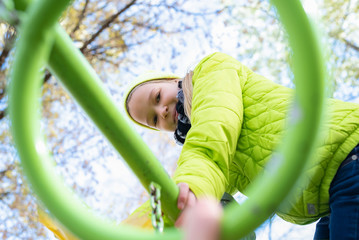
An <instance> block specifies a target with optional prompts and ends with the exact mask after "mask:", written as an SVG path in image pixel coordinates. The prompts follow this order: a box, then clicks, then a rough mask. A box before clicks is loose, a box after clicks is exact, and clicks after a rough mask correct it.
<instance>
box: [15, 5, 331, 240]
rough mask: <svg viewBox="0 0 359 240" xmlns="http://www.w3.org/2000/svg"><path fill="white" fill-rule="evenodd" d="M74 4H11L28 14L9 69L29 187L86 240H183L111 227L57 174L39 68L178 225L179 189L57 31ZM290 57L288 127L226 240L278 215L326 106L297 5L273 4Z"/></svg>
mask: <svg viewBox="0 0 359 240" xmlns="http://www.w3.org/2000/svg"><path fill="white" fill-rule="evenodd" d="M69 2H70V1H69V0H67V1H65V0H41V1H34V2H33V3H32V2H31V1H30V0H14V3H15V8H16V9H17V10H19V11H26V13H25V14H24V16H23V18H22V23H21V26H20V31H19V32H20V37H19V40H18V42H17V45H16V53H15V61H14V64H13V66H12V75H11V84H10V96H9V109H10V118H11V122H12V132H13V137H14V141H15V144H16V147H17V149H18V152H19V156H20V159H21V164H22V167H23V169H24V173H25V174H26V177H27V179H28V181H29V182H30V184H31V187H32V188H33V190H34V192H35V193H36V194H37V196H38V197H39V199H40V200H41V201H42V202H43V203H44V204H45V206H46V207H47V208H48V209H49V211H50V212H51V213H52V214H53V215H54V216H55V217H56V218H57V219H58V220H59V221H60V222H61V223H62V224H63V225H64V226H66V227H67V228H68V229H69V230H70V231H72V232H73V233H74V234H75V235H77V236H79V237H80V238H81V239H107V240H111V239H181V238H182V236H183V234H182V232H180V231H178V230H176V229H174V228H170V229H166V230H165V233H164V234H161V235H158V234H156V233H153V232H149V231H145V230H142V229H137V228H133V227H129V226H125V227H124V226H114V225H113V224H112V223H110V222H109V221H107V220H106V219H103V218H101V217H99V216H96V215H95V214H94V213H92V212H91V210H89V209H87V208H86V207H85V206H84V204H83V203H82V202H81V200H79V199H78V198H77V197H76V196H75V195H74V194H73V193H72V192H71V190H70V189H68V188H67V187H65V186H64V183H63V181H62V179H61V177H59V176H58V175H57V174H56V173H55V170H54V168H53V159H52V157H51V153H50V152H49V150H48V148H47V146H46V142H45V138H44V135H43V133H41V130H40V102H39V97H40V86H41V72H40V69H41V68H42V67H44V66H47V67H48V69H50V71H51V72H52V74H53V75H55V76H56V78H57V79H58V80H60V81H61V82H62V83H63V85H64V86H65V87H66V88H67V89H68V91H69V92H70V93H71V95H72V96H73V97H74V98H75V99H76V101H77V102H78V103H79V104H80V105H81V107H82V108H83V109H84V110H85V111H86V113H87V114H88V115H89V117H90V118H91V119H92V120H93V121H94V122H95V124H96V125H97V126H98V128H99V129H100V130H101V131H102V132H103V134H104V135H105V136H106V137H107V138H108V139H109V141H110V142H111V143H112V144H113V146H114V147H115V149H117V150H118V152H119V153H120V154H121V155H122V157H123V158H124V159H125V160H126V162H127V163H128V165H129V166H130V167H131V168H132V170H133V171H134V173H135V174H136V176H137V177H138V178H139V180H140V181H141V183H142V184H143V186H144V187H145V188H146V189H147V190H148V191H149V185H150V183H151V182H152V181H153V182H156V183H158V184H159V185H161V195H162V199H163V200H162V209H163V211H164V213H165V214H166V215H167V216H169V218H170V219H172V220H173V221H174V219H176V217H177V216H178V214H179V211H178V209H177V207H176V202H177V196H178V188H177V186H176V185H175V183H174V182H173V181H172V180H171V179H170V177H169V176H168V174H167V173H166V171H165V170H164V169H163V167H162V166H161V164H160V163H159V162H158V161H157V159H156V158H155V156H154V155H153V153H152V152H151V151H150V150H149V148H148V147H147V146H146V145H145V144H144V142H143V140H142V139H141V138H140V136H139V135H138V134H137V133H136V132H134V130H132V128H131V127H129V126H128V124H127V121H126V120H125V119H124V117H123V116H122V115H121V113H120V111H119V110H118V109H117V108H116V104H115V103H114V101H113V100H112V99H111V96H110V95H109V94H108V93H107V91H106V89H105V87H104V86H103V84H102V82H101V81H100V80H99V78H98V77H97V75H96V73H95V72H94V70H93V69H92V68H91V66H90V65H89V63H88V62H87V61H86V60H85V58H84V57H83V56H82V54H81V53H80V52H79V51H78V49H76V47H75V46H74V45H73V43H72V41H71V39H70V38H69V36H68V35H67V34H66V33H65V32H64V30H63V29H62V28H61V27H60V26H59V25H58V24H57V20H58V18H59V17H60V15H61V13H62V11H63V10H65V8H66V6H67V4H69ZM272 4H273V5H274V6H275V8H276V10H277V12H278V14H279V16H280V19H281V21H282V23H283V25H284V28H285V29H286V31H287V33H288V35H289V42H290V46H291V48H292V50H293V62H294V65H293V66H294V67H293V72H294V75H295V82H296V95H295V98H294V99H295V100H294V102H293V107H292V111H291V113H290V114H289V116H288V118H289V121H288V123H289V126H288V131H287V134H286V135H285V136H284V139H283V141H282V144H281V145H280V147H279V149H278V154H276V155H275V156H273V158H272V159H271V161H270V162H269V164H271V167H270V169H271V170H270V171H269V172H267V173H266V174H265V175H262V176H259V177H258V178H257V179H256V181H255V182H254V183H253V184H252V185H251V188H250V190H249V191H248V196H249V199H250V200H247V201H245V202H244V203H243V204H242V205H241V206H237V205H233V206H229V207H228V208H227V210H226V211H225V213H224V217H223V221H222V225H221V236H222V239H238V238H240V237H243V236H245V235H247V234H248V233H249V232H251V231H253V230H254V229H255V228H256V227H258V226H259V225H260V224H261V223H262V222H263V221H265V219H266V218H268V216H269V215H270V214H271V213H272V212H273V211H274V210H275V209H276V207H277V206H278V205H279V204H280V202H281V201H282V200H283V199H284V197H285V196H286V195H287V193H288V192H289V191H290V189H291V188H292V186H293V184H294V183H295V182H296V180H297V178H298V177H299V176H300V173H301V171H300V170H301V169H303V167H304V165H305V161H303V159H308V158H309V156H310V154H311V151H312V149H313V143H314V142H315V139H316V136H317V129H318V126H319V124H320V121H321V115H322V114H321V111H322V110H321V109H322V103H323V98H324V97H323V96H324V93H323V91H324V90H323V89H324V87H323V84H324V63H323V59H322V54H321V50H320V45H319V40H318V37H317V36H316V33H315V31H314V30H313V28H312V26H311V23H310V21H309V20H308V18H307V16H306V14H305V12H304V10H303V8H302V5H301V3H300V1H299V0H273V1H272Z"/></svg>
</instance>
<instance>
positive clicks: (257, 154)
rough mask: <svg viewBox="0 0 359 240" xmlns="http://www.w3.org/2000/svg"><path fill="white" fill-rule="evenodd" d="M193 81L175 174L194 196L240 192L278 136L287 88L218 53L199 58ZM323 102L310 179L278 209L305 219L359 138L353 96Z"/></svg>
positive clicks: (324, 208) (322, 204)
mask: <svg viewBox="0 0 359 240" xmlns="http://www.w3.org/2000/svg"><path fill="white" fill-rule="evenodd" d="M192 82H193V100H192V112H191V124H192V127H191V129H190V131H189V132H188V134H187V137H186V142H185V144H184V146H183V149H182V152H181V155H180V158H179V160H178V167H177V169H176V172H175V175H174V180H175V181H176V182H177V183H178V182H186V183H188V184H189V186H190V188H191V190H192V191H193V192H194V193H195V195H196V196H197V197H198V196H201V195H212V196H215V197H216V198H217V199H220V198H221V196H222V195H223V193H224V192H225V191H227V192H230V193H232V194H233V193H235V192H236V191H240V192H242V193H244V194H245V193H246V187H247V185H248V184H249V183H251V182H252V181H253V180H254V179H255V178H256V176H257V175H258V173H260V172H261V171H263V170H264V169H265V164H266V162H267V161H268V160H269V158H270V157H271V154H272V150H273V149H275V147H276V145H277V144H278V143H279V141H280V140H281V135H282V133H283V129H284V124H285V120H286V114H287V110H288V106H289V104H290V103H291V99H292V96H293V90H292V89H289V88H286V87H283V86H280V85H278V84H275V83H273V82H272V81H269V80H267V79H266V78H264V77H262V76H260V75H258V74H256V73H254V72H252V71H251V70H250V69H248V68H247V67H245V66H244V65H242V64H241V63H240V62H239V61H237V60H236V59H234V58H232V57H230V56H228V55H226V54H223V53H214V54H212V55H210V56H207V57H205V58H204V59H202V60H201V62H200V63H199V64H198V65H197V66H196V68H195V69H194V74H193V78H192ZM326 105H328V106H326V107H327V109H326V110H327V111H328V110H329V113H330V118H328V119H329V120H326V122H325V127H324V128H323V129H326V130H325V131H322V133H321V138H320V143H319V147H318V148H317V150H316V152H315V154H314V155H315V157H314V159H312V160H311V162H310V163H309V167H308V168H307V170H306V171H305V173H304V174H305V177H304V178H306V179H310V180H309V181H307V183H306V184H304V183H303V184H301V185H297V186H296V188H295V193H296V195H295V196H296V197H295V199H292V200H288V201H287V204H285V205H283V206H284V207H281V208H279V209H278V211H277V212H276V213H277V214H278V215H279V216H280V217H282V218H283V219H284V220H286V221H289V222H293V223H297V224H307V223H310V222H313V221H315V220H317V219H318V218H319V217H321V216H323V215H327V214H328V213H329V187H330V183H331V181H332V179H333V178H334V176H335V174H336V172H337V169H338V167H339V165H340V164H341V162H342V161H343V160H344V159H345V157H346V156H347V155H348V153H349V152H350V151H351V150H352V149H353V148H354V147H355V146H356V145H357V144H358V143H359V104H355V103H347V102H342V101H339V100H334V99H329V100H328V101H327V102H326Z"/></svg>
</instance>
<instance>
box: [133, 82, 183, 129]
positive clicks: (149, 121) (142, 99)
mask: <svg viewBox="0 0 359 240" xmlns="http://www.w3.org/2000/svg"><path fill="white" fill-rule="evenodd" d="M177 83H178V79H176V80H174V81H171V80H164V81H161V82H153V83H152V82H149V83H145V84H143V85H141V86H139V87H137V88H136V89H135V90H134V91H133V93H132V96H131V98H130V100H129V102H128V109H129V114H130V115H131V117H132V118H133V119H134V120H135V121H137V122H139V123H141V124H143V125H146V126H149V127H151V128H156V129H158V130H164V131H170V132H174V131H175V130H176V128H177V117H178V113H177V111H176V103H177V101H178V100H177V92H178V90H179V89H178V85H177Z"/></svg>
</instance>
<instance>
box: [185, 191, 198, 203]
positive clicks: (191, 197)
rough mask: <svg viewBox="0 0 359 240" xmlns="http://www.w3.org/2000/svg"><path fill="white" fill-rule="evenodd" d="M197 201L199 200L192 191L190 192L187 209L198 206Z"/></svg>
mask: <svg viewBox="0 0 359 240" xmlns="http://www.w3.org/2000/svg"><path fill="white" fill-rule="evenodd" d="M196 200H197V199H196V196H195V195H194V193H193V192H192V191H191V190H189V192H188V199H187V204H186V207H193V206H194V205H195V204H196Z"/></svg>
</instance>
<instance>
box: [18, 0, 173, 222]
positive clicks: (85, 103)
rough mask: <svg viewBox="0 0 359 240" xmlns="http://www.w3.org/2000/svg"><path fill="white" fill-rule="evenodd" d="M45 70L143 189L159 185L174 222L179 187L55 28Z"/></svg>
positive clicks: (88, 65)
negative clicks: (61, 87) (63, 89)
mask: <svg viewBox="0 0 359 240" xmlns="http://www.w3.org/2000/svg"><path fill="white" fill-rule="evenodd" d="M16 2H19V4H18V5H19V6H21V9H23V8H24V6H25V4H24V3H26V2H25V1H24V0H21V1H20V0H16V1H15V3H16ZM20 3H21V4H20ZM15 6H17V4H15ZM48 68H49V70H50V71H51V73H52V74H53V75H55V76H56V78H57V79H58V80H60V81H61V82H62V83H63V84H64V86H65V87H66V89H67V90H68V91H69V92H70V94H71V95H72V96H73V97H74V98H75V99H76V101H77V102H78V103H79V104H80V105H81V107H82V108H83V109H84V110H85V112H86V113H87V114H88V116H89V117H90V118H91V119H92V120H93V122H94V123H95V124H96V125H97V127H98V128H99V129H100V130H101V131H102V133H103V134H104V135H105V136H106V138H107V139H108V140H109V141H110V142H111V144H112V145H113V146H114V148H115V149H116V150H117V151H118V152H119V153H120V154H121V156H122V157H123V159H124V160H125V161H126V162H127V164H128V165H129V166H130V168H131V169H132V171H133V172H134V173H135V174H136V176H137V177H138V179H139V180H140V181H141V183H142V185H143V186H144V187H145V189H146V190H147V191H148V192H149V185H150V183H151V182H152V181H153V182H156V183H158V184H159V185H161V196H162V201H161V205H162V209H163V212H164V213H165V214H166V215H167V216H168V217H169V219H170V220H171V221H173V222H174V221H175V219H176V218H177V216H178V214H179V210H178V208H177V197H178V187H177V186H176V184H175V183H174V182H173V181H172V179H171V178H170V176H169V175H168V173H167V172H166V171H165V169H164V168H163V166H162V165H161V163H160V162H159V161H158V160H157V158H156V157H155V155H154V154H153V153H152V151H151V150H150V149H149V147H148V146H147V145H146V144H145V143H144V141H143V140H142V138H141V137H140V136H139V134H138V133H137V132H136V131H135V130H134V129H133V128H132V127H131V126H130V125H129V124H128V123H127V121H126V120H125V119H124V117H123V116H122V114H121V113H120V110H119V109H118V107H117V106H118V105H119V104H116V103H115V102H114V100H113V99H112V97H111V96H110V94H109V93H108V91H107V89H106V88H105V86H104V84H103V83H102V82H101V80H100V79H99V77H98V76H97V74H96V72H95V71H94V70H93V68H92V67H91V65H90V64H89V63H88V61H87V60H86V59H85V57H84V56H83V55H82V53H81V52H80V51H79V50H78V49H77V48H76V47H75V46H74V44H73V42H72V40H71V38H70V37H69V36H68V34H67V33H66V32H65V31H64V30H63V29H62V28H61V27H60V26H59V25H58V24H57V26H56V28H55V41H54V45H53V48H52V50H51V54H50V59H49V62H48ZM123 184H126V183H123Z"/></svg>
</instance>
